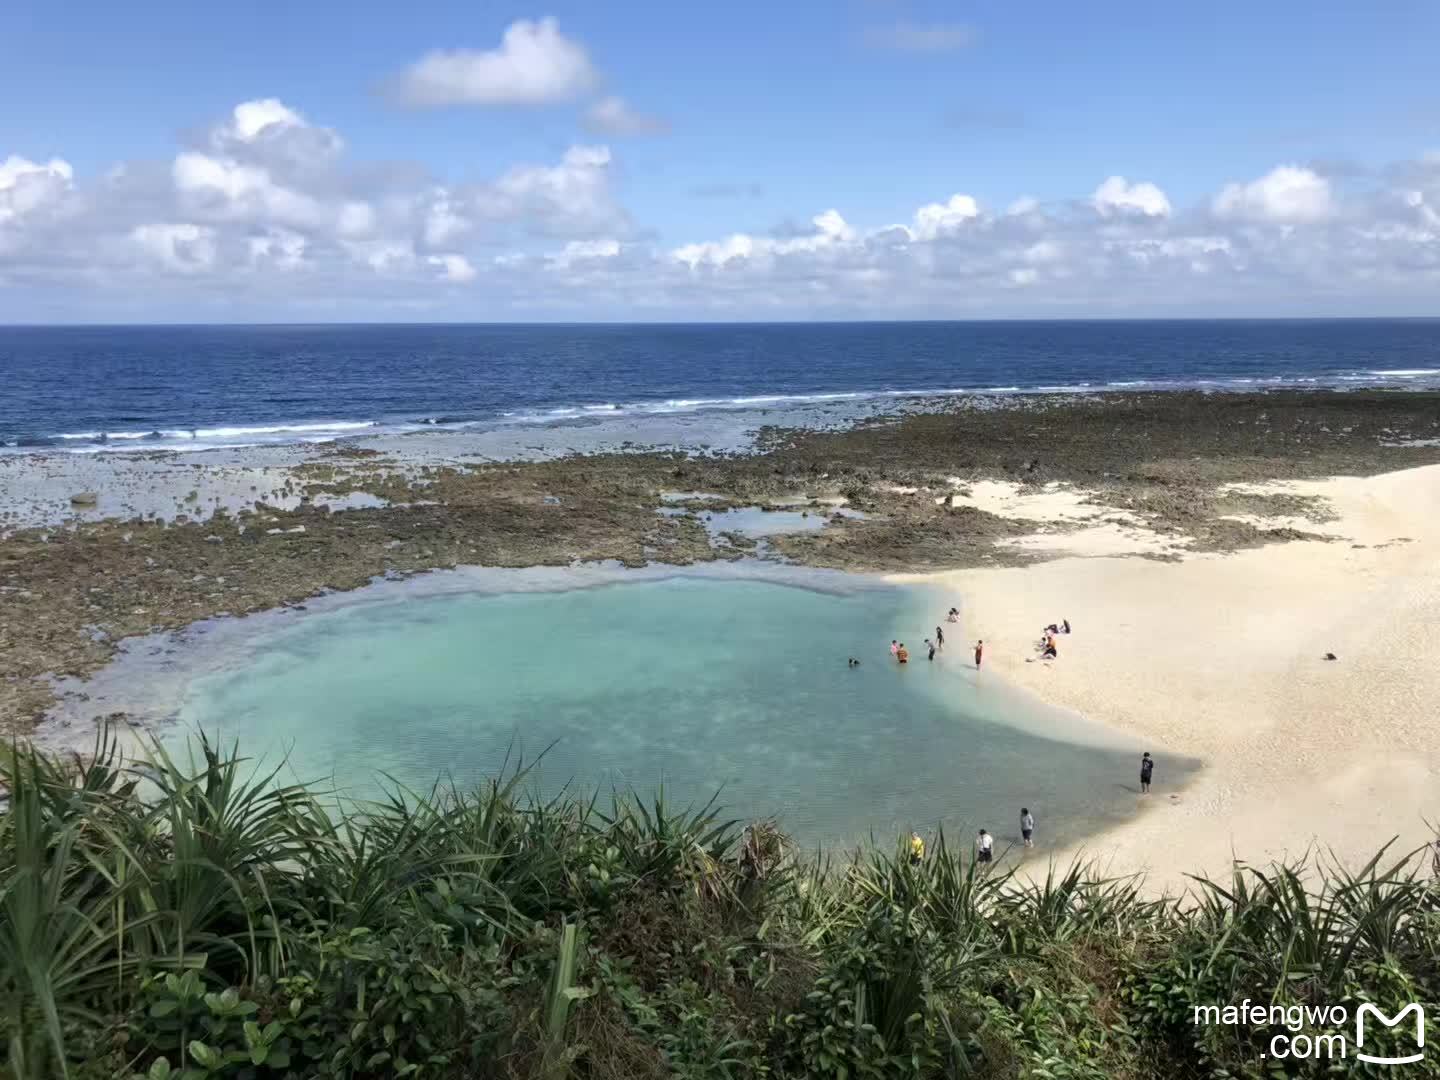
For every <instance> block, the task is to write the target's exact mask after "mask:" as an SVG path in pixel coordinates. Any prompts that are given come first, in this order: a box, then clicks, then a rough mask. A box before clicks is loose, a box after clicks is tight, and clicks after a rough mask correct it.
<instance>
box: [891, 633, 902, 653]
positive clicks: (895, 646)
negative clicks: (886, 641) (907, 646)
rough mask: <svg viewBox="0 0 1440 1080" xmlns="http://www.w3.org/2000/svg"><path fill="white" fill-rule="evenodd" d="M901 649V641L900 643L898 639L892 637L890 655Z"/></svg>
mask: <svg viewBox="0 0 1440 1080" xmlns="http://www.w3.org/2000/svg"><path fill="white" fill-rule="evenodd" d="M899 651H900V643H899V642H898V641H896V640H895V639H894V638H893V637H892V638H891V639H890V655H891V656H894V655H895V654H896V653H898V652H899Z"/></svg>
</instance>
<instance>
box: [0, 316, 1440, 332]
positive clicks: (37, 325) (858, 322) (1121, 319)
mask: <svg viewBox="0 0 1440 1080" xmlns="http://www.w3.org/2000/svg"><path fill="white" fill-rule="evenodd" d="M1356 322H1440V314H1434V315H1178V316H1170V315H1136V316H1105V315H1099V316H1088V317H1079V318H1077V317H1073V316H1071V317H1061V316H1051V317H1044V316H1041V317H1034V318H1025V317H994V318H970V319H725V320H705V319H637V320H626V319H562V320H553V321H544V322H534V321H526V320H520V319H513V320H509V319H496V320H464V319H447V320H438V321H421V320H404V321H397V322H386V321H380V320H360V321H342V320H334V321H319V322H308V321H296V320H254V321H249V322H165V321H160V322H54V323H45V322H15V323H7V322H0V331H5V330H126V329H132V330H133V329H243V328H256V329H260V328H268V329H284V328H294V327H304V328H325V327H337V328H339V327H344V328H351V327H377V328H379V327H442V326H443V327H450V326H453V327H524V328H539V327H556V328H561V327H637V326H655V327H667V326H668V327H676V326H684V327H756V326H980V325H1005V324H1017V325H1018V324H1036V323H1053V324H1056V325H1061V324H1076V323H1110V324H1126V323H1129V324H1135V323H1356Z"/></svg>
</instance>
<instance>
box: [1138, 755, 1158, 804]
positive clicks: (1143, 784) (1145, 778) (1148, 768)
mask: <svg viewBox="0 0 1440 1080" xmlns="http://www.w3.org/2000/svg"><path fill="white" fill-rule="evenodd" d="M1154 771H1155V759H1154V758H1152V757H1151V756H1150V751H1148V750H1147V751H1145V755H1144V756H1143V757H1142V758H1141V759H1140V794H1141V795H1149V794H1150V775H1151V774H1152V773H1153V772H1154Z"/></svg>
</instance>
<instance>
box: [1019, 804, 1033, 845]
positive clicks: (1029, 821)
mask: <svg viewBox="0 0 1440 1080" xmlns="http://www.w3.org/2000/svg"><path fill="white" fill-rule="evenodd" d="M1034 835H1035V817H1034V815H1033V814H1031V813H1030V808H1029V807H1028V806H1022V807H1021V808H1020V837H1021V839H1023V840H1024V841H1025V846H1026V847H1034V846H1035V841H1034V840H1033V839H1032V837H1033V836H1034Z"/></svg>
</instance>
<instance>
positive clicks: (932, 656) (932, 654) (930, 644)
mask: <svg viewBox="0 0 1440 1080" xmlns="http://www.w3.org/2000/svg"><path fill="white" fill-rule="evenodd" d="M925 647H926V648H928V649H929V650H930V655H929V656H927V657H926V659H927V660H934V659H935V643H934V642H933V641H931V640H930V639H929V638H928V637H927V638H926V639H925Z"/></svg>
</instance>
